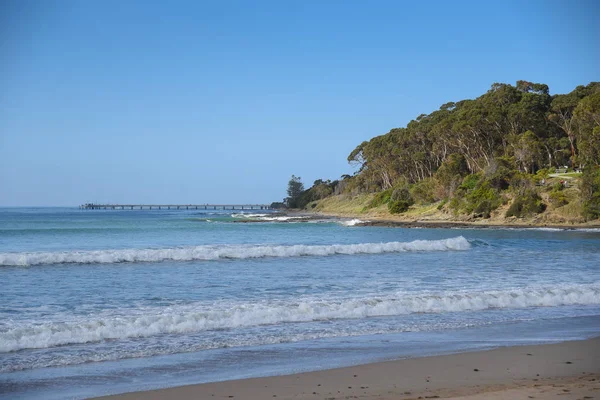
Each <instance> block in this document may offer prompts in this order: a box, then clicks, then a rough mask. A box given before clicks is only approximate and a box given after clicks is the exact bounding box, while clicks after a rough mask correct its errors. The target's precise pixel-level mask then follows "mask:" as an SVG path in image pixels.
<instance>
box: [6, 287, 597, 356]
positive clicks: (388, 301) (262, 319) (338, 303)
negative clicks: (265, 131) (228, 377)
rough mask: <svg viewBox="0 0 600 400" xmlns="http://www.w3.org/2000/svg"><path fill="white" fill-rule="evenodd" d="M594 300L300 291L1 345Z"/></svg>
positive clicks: (536, 294) (160, 311) (27, 336)
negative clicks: (289, 296)
mask: <svg viewBox="0 0 600 400" xmlns="http://www.w3.org/2000/svg"><path fill="white" fill-rule="evenodd" d="M597 304H600V283H594V284H583V285H561V286H546V287H525V288H513V289H505V290H488V291H476V292H467V291H448V292H439V293H418V294H413V293H406V292H401V293H396V294H395V295H390V296H370V297H359V298H342V299H340V298H304V299H302V298H300V299H295V300H278V301H276V300H270V301H261V302H255V303H221V304H219V303H210V304H206V303H196V304H188V305H173V306H170V307H166V308H154V309H145V310H130V311H129V313H130V314H129V315H127V314H126V315H122V314H121V315H96V316H94V315H90V316H88V317H85V318H86V319H82V320H72V321H67V322H62V321H61V322H46V323H41V324H32V325H29V324H28V325H22V326H17V327H11V328H8V329H3V330H2V331H0V353H6V352H12V351H17V350H22V349H34V348H48V347H54V346H60V345H67V344H81V343H91V342H101V341H105V340H115V339H127V338H140V337H150V336H156V335H164V334H188V333H195V332H202V331H211V330H217V329H233V328H243V327H252V326H260V325H274V324H282V323H302V322H312V321H330V320H337V319H362V318H367V317H384V316H397V315H406V314H413V313H445V312H461V311H479V310H487V309H515V308H527V307H554V306H567V305H597Z"/></svg>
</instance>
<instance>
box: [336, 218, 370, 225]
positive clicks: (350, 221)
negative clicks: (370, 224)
mask: <svg viewBox="0 0 600 400" xmlns="http://www.w3.org/2000/svg"><path fill="white" fill-rule="evenodd" d="M365 222H367V221H362V220H360V219H356V218H355V219H351V220H349V221H340V223H341V224H342V225H346V226H356V225H360V224H364V223H365Z"/></svg>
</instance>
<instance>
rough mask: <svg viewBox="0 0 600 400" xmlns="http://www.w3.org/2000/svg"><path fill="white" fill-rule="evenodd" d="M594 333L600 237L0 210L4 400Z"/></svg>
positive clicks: (265, 215)
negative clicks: (6, 399) (5, 399)
mask: <svg viewBox="0 0 600 400" xmlns="http://www.w3.org/2000/svg"><path fill="white" fill-rule="evenodd" d="M598 334H600V230H598V229H582V230H561V229H543V228H541V229H404V228H388V227H370V226H363V225H362V224H361V221H360V220H355V219H354V220H351V219H347V220H344V219H323V220H314V219H311V220H306V219H304V218H300V217H295V216H291V217H290V216H282V215H279V214H274V213H271V212H267V211H261V212H258V211H256V210H254V211H235V212H232V211H225V210H193V211H192V210H189V211H183V210H170V211H169V210H143V211H142V210H117V211H113V210H79V209H71V208H11V209H0V397H2V398H44V399H52V398H84V397H89V396H95V395H102V394H110V393H120V392H127V391H134V390H142V389H153V388H158V387H167V386H173V385H181V384H190V383H200V382H209V381H219V380H227V379H234V378H244V377H251V376H264V375H274V374H282V373H292V372H298V371H309V370H318V369H323V368H332V367H338V366H347V365H353V364H359V363H365V362H371V361H379V360H386V359H393V358H402V357H412V356H422V355H430V354H445V353H451V352H457V351H469V350H476V349H486V348H492V347H496V346H505V345H515V344H524V343H527V344H530V343H548V342H555V341H562V340H571V339H583V338H587V337H592V336H597V335H598Z"/></svg>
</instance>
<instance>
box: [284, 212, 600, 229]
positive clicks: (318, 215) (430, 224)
mask: <svg viewBox="0 0 600 400" xmlns="http://www.w3.org/2000/svg"><path fill="white" fill-rule="evenodd" d="M284 214H286V215H290V216H299V217H300V216H302V217H306V218H307V219H308V220H312V219H323V218H332V219H333V218H350V219H358V220H361V221H362V222H361V223H359V224H357V225H360V226H380V227H398V228H439V229H450V228H475V229H506V228H509V229H528V228H530V229H535V228H549V229H561V230H567V231H568V230H573V231H576V230H579V229H598V230H599V231H600V224H598V223H595V222H594V223H571V224H564V223H563V224H553V223H547V222H544V223H532V222H526V221H522V222H520V223H515V222H512V221H511V222H508V221H507V222H502V221H498V220H491V221H488V220H479V221H462V220H434V219H431V220H430V219H418V218H407V217H402V216H392V215H388V216H381V215H368V214H366V215H360V214H356V213H343V212H340V213H334V212H322V211H306V210H287V211H285V212H284Z"/></svg>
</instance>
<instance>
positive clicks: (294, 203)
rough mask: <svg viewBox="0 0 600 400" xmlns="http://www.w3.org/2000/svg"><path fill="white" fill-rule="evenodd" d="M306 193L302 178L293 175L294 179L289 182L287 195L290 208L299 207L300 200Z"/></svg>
mask: <svg viewBox="0 0 600 400" xmlns="http://www.w3.org/2000/svg"><path fill="white" fill-rule="evenodd" d="M303 192H304V184H303V183H302V178H300V177H299V176H295V175H292V178H291V179H290V180H289V182H288V188H287V194H288V197H287V198H286V199H285V202H286V203H287V206H288V207H290V208H297V207H298V200H300V197H301V196H302V193H303Z"/></svg>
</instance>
